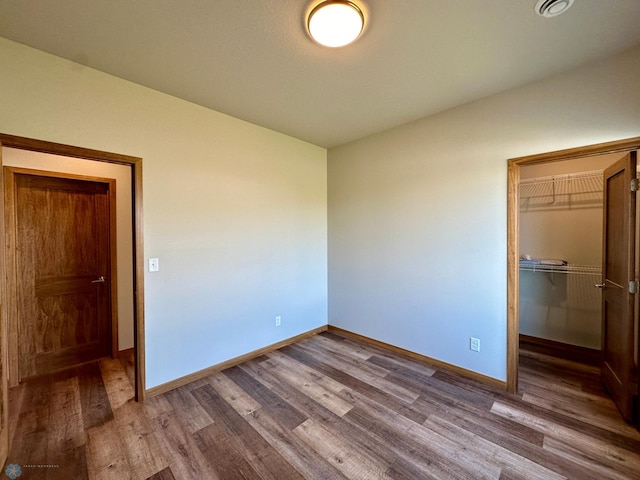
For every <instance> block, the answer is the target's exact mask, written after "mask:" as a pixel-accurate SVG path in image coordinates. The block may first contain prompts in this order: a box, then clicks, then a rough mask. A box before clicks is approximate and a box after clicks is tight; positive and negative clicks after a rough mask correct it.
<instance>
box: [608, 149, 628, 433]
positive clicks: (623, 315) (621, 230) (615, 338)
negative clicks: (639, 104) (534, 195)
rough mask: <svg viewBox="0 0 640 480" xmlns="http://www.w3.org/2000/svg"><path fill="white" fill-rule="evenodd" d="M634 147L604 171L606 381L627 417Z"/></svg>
mask: <svg viewBox="0 0 640 480" xmlns="http://www.w3.org/2000/svg"><path fill="white" fill-rule="evenodd" d="M635 172H636V152H631V153H629V154H628V155H626V157H625V158H623V159H622V160H620V161H618V162H616V163H615V164H614V165H612V166H610V167H609V168H607V169H606V170H605V172H604V225H603V268H602V273H603V284H604V289H603V292H602V354H603V366H602V381H603V383H604V385H605V387H606V388H607V390H608V391H609V393H610V394H611V396H612V398H613V400H614V401H615V402H616V405H617V406H618V408H619V409H620V412H621V413H622V415H623V417H624V418H625V419H626V420H629V421H631V420H632V419H633V399H634V392H633V385H634V383H635V371H634V314H635V312H634V303H635V299H634V294H631V293H629V282H630V281H633V280H635V233H636V228H635V221H636V198H635V197H636V195H635V192H632V191H631V180H632V179H633V178H635Z"/></svg>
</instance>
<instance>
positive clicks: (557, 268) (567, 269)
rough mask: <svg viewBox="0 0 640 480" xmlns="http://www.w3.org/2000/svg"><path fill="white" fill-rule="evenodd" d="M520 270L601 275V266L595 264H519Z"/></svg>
mask: <svg viewBox="0 0 640 480" xmlns="http://www.w3.org/2000/svg"><path fill="white" fill-rule="evenodd" d="M520 270H522V271H525V272H547V273H563V274H569V275H571V274H576V275H597V276H601V275H602V267H600V266H595V265H544V264H526V265H523V264H520Z"/></svg>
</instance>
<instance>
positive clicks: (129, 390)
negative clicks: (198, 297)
mask: <svg viewBox="0 0 640 480" xmlns="http://www.w3.org/2000/svg"><path fill="white" fill-rule="evenodd" d="M133 393H134V392H133V359H132V358H125V359H110V360H102V361H101V362H99V363H96V364H93V365H87V366H83V367H81V368H78V369H75V370H71V371H68V372H65V373H61V374H56V375H53V376H50V377H47V378H41V379H39V380H37V381H30V382H27V383H24V384H21V385H20V386H19V387H16V388H15V389H12V390H11V392H10V412H11V413H12V416H11V425H12V431H13V432H15V434H14V435H13V441H12V448H11V451H10V454H9V458H8V461H7V464H17V465H19V466H20V469H21V472H22V475H21V476H20V477H19V478H20V480H26V479H36V478H37V479H65V480H68V479H74V480H75V479H84V478H90V479H114V480H124V479H140V480H182V479H198V480H202V479H207V480H208V479H212V480H235V479H242V480H247V479H273V480H295V479H319V480H333V479H363V480H364V479H366V480H372V479H382V478H389V479H408V480H422V479H464V480H467V479H501V480H507V479H528V480H531V479H540V480H543V479H562V478H571V479H580V480H590V479H593V480H595V479H598V480H602V479H640V434H639V433H638V432H637V431H636V430H635V429H634V428H633V427H631V426H629V425H627V424H626V423H625V422H624V421H623V420H622V419H621V417H620V415H619V414H618V411H617V410H616V408H615V406H614V405H613V403H612V402H611V400H610V399H609V398H608V397H607V396H606V394H605V393H604V392H603V390H602V387H601V385H600V381H599V377H598V371H597V369H596V368H594V367H593V366H589V365H583V364H580V363H576V362H571V361H567V360H560V359H555V358H553V357H548V356H545V355H543V354H540V353H535V352H527V351H524V350H523V351H522V352H521V363H520V392H519V394H518V395H510V394H507V393H505V392H503V391H500V390H497V389H494V388H492V387H488V386H484V385H481V384H478V383H476V382H474V381H471V380H468V379H464V378H462V377H459V376H457V375H455V374H452V373H448V372H446V371H442V370H437V369H434V368H431V367H430V366H428V365H425V364H422V363H419V362H416V361H414V360H411V359H408V358H405V357H402V356H400V355H398V354H396V353H393V352H390V351H387V350H384V349H381V348H379V347H377V346H372V345H370V344H366V343H361V342H359V341H357V340H355V339H352V338H345V337H342V336H339V335H337V334H335V333H330V332H325V333H322V334H320V335H316V336H314V337H312V338H309V339H307V340H304V341H302V342H300V343H298V344H295V345H291V346H288V347H285V348H282V349H280V350H277V351H274V352H272V353H269V354H266V355H263V356H261V357H259V358H256V359H254V360H251V361H249V362H246V363H243V364H242V365H239V366H236V367H233V368H229V369H227V370H225V371H223V372H221V373H218V374H215V375H211V376H209V377H207V378H205V379H202V380H199V381H196V382H194V383H191V384H189V385H186V386H184V387H181V388H179V389H177V390H174V391H171V392H168V393H165V394H163V395H159V396H157V397H154V398H151V399H149V400H148V401H147V403H145V404H144V405H142V404H137V403H135V402H134V401H133ZM6 467H7V465H5V466H4V468H6ZM2 474H4V469H3V472H2ZM2 474H0V475H2ZM3 478H4V477H3ZM7 478H8V477H7Z"/></svg>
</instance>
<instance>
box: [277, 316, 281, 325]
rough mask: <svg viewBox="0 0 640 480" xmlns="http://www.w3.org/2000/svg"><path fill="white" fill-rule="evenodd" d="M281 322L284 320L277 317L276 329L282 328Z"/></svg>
mask: <svg viewBox="0 0 640 480" xmlns="http://www.w3.org/2000/svg"><path fill="white" fill-rule="evenodd" d="M281 321H282V319H281V318H280V315H278V316H277V317H276V327H279V326H280V322H281Z"/></svg>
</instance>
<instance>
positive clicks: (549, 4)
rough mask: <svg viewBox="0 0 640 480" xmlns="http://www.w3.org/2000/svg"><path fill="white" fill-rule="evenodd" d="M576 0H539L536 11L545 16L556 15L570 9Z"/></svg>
mask: <svg viewBox="0 0 640 480" xmlns="http://www.w3.org/2000/svg"><path fill="white" fill-rule="evenodd" d="M573 2H574V0H538V3H536V8H535V10H536V13H537V14H538V15H541V16H543V17H547V18H548V17H556V16H558V15H560V14H561V13H564V12H566V11H567V10H569V7H570V6H571V5H573Z"/></svg>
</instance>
